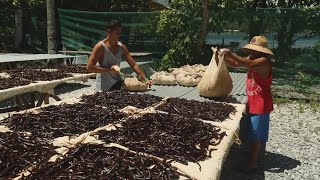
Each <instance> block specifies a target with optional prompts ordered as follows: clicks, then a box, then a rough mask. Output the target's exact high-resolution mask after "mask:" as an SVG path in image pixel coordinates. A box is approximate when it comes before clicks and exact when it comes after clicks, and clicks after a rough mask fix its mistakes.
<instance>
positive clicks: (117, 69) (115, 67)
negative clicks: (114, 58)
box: [111, 65, 120, 72]
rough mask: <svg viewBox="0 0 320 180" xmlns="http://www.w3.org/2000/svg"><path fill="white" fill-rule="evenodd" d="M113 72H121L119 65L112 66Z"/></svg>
mask: <svg viewBox="0 0 320 180" xmlns="http://www.w3.org/2000/svg"><path fill="white" fill-rule="evenodd" d="M111 70H113V71H115V72H120V67H119V66H118V65H113V66H111Z"/></svg>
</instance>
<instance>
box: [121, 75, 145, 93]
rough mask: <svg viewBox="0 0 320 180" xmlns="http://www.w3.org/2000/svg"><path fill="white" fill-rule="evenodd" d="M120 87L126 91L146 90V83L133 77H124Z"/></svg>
mask: <svg viewBox="0 0 320 180" xmlns="http://www.w3.org/2000/svg"><path fill="white" fill-rule="evenodd" d="M122 88H123V89H125V90H127V91H146V90H148V85H147V84H146V83H144V82H141V81H139V80H138V79H137V78H136V77H133V78H125V79H124V83H123V86H122Z"/></svg>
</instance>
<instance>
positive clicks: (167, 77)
mask: <svg viewBox="0 0 320 180" xmlns="http://www.w3.org/2000/svg"><path fill="white" fill-rule="evenodd" d="M150 78H151V79H152V82H153V84H158V85H175V84H176V78H175V77H174V75H173V74H170V73H168V72H165V71H160V72H156V73H154V74H153V75H152V76H151V77H150Z"/></svg>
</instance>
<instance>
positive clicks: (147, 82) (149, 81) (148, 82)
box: [146, 79, 153, 88]
mask: <svg viewBox="0 0 320 180" xmlns="http://www.w3.org/2000/svg"><path fill="white" fill-rule="evenodd" d="M146 84H147V85H148V87H149V88H150V87H151V86H152V85H153V82H152V80H151V79H150V80H147V81H146Z"/></svg>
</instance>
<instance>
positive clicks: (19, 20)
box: [14, 9, 23, 52]
mask: <svg viewBox="0 0 320 180" xmlns="http://www.w3.org/2000/svg"><path fill="white" fill-rule="evenodd" d="M14 19H15V35H14V49H15V50H16V51H17V52H19V51H20V50H21V46H22V42H23V10H22V9H17V10H16V11H15V17H14Z"/></svg>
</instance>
